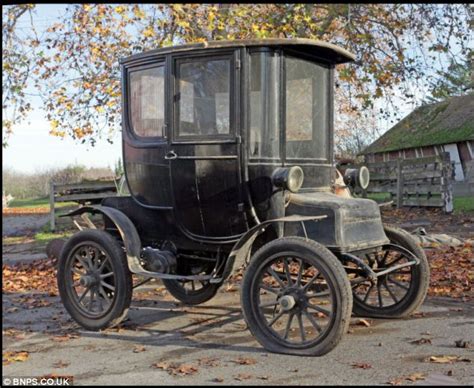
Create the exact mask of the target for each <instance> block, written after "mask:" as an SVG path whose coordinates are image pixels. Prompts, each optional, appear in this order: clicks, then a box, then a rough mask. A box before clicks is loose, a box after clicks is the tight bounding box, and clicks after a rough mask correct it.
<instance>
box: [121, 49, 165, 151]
mask: <svg viewBox="0 0 474 388" xmlns="http://www.w3.org/2000/svg"><path fill="white" fill-rule="evenodd" d="M158 67H163V81H164V90H163V104H164V105H163V113H164V115H163V125H162V127H161V135H159V136H140V135H139V134H138V133H137V132H136V131H135V129H134V127H133V122H132V96H131V89H132V88H131V79H130V78H131V77H130V75H131V74H132V73H135V72H139V71H143V70H148V69H153V68H158ZM126 80H127V82H126V101H127V103H126V114H127V127H128V133H129V134H130V135H131V136H132V138H133V139H134V140H136V141H137V142H140V143H147V144H150V143H153V144H156V143H159V144H161V143H166V142H167V141H168V133H167V122H168V107H167V97H168V92H167V90H168V77H167V64H166V60H165V58H163V59H161V60H160V61H154V62H150V63H144V64H140V65H137V66H130V67H128V68H127V69H126Z"/></svg>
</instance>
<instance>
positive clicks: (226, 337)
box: [2, 283, 474, 385]
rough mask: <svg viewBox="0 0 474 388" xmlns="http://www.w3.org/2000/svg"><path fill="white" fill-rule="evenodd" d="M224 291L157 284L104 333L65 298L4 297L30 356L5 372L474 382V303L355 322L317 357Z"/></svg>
mask: <svg viewBox="0 0 474 388" xmlns="http://www.w3.org/2000/svg"><path fill="white" fill-rule="evenodd" d="M156 289H158V291H156ZM222 291H223V292H219V293H218V295H217V296H216V297H215V298H214V299H213V300H211V301H209V302H207V303H205V304H204V305H201V306H197V307H185V306H182V305H179V304H178V303H176V302H175V301H174V300H173V299H172V298H171V297H170V296H169V295H167V294H166V292H165V291H163V287H161V286H160V285H159V284H158V283H155V284H149V285H148V286H144V287H143V288H141V289H137V290H136V291H135V295H134V302H133V304H132V308H131V310H130V313H129V317H130V318H129V320H128V321H127V322H125V323H124V324H123V325H122V326H121V327H120V328H118V329H108V330H106V331H103V332H99V333H97V332H90V331H85V330H82V329H80V328H79V327H78V326H77V325H76V324H74V323H73V322H72V321H71V320H70V319H69V317H68V316H67V313H65V312H64V309H63V307H62V305H61V303H60V301H59V298H58V297H49V296H47V295H44V294H43V295H38V294H22V295H18V294H6V295H5V294H4V298H3V311H4V321H3V346H2V348H3V353H4V355H5V352H7V351H9V352H11V351H15V352H17V353H18V352H27V359H26V360H24V361H22V362H20V361H18V362H11V363H9V364H8V365H3V376H9V377H12V376H25V375H29V376H31V375H32V376H44V375H51V374H52V375H61V376H73V377H74V383H75V384H78V385H80V384H106V385H109V384H114V385H115V384H117V385H126V384H144V385H160V384H170V385H171V384H173V385H175V384H184V385H194V384H195V385H207V384H216V385H219V384H278V385H280V384H281V385H286V384H298V385H300V384H315V385H320V384H351V385H365V384H387V385H388V384H392V385H398V384H409V385H410V384H415V385H416V384H421V383H423V384H427V383H432V384H471V385H472V383H474V368H473V364H472V361H474V357H473V352H472V350H471V349H465V348H458V347H456V345H455V341H456V340H463V341H467V342H468V343H469V342H470V343H471V344H472V343H474V304H473V303H472V302H470V303H463V302H461V301H459V300H453V299H449V298H448V299H446V298H429V299H428V300H427V301H426V302H425V304H424V305H423V307H422V309H421V312H419V313H417V314H414V315H413V316H412V317H410V318H408V319H403V320H372V319H368V320H366V321H365V322H361V321H360V320H359V319H358V318H353V319H352V323H351V326H350V330H349V333H347V334H346V336H345V337H344V339H343V341H342V342H341V343H340V344H339V345H338V346H337V347H336V349H335V350H333V351H332V352H331V353H329V354H327V355H325V356H323V357H318V358H310V357H295V356H285V355H278V354H272V353H268V352H267V351H265V350H264V349H263V348H262V347H261V346H260V345H259V344H258V343H257V342H256V341H255V339H254V338H253V337H252V335H251V334H250V332H249V331H248V330H247V328H246V326H245V323H244V321H243V319H242V315H241V312H240V307H239V295H238V290H237V289H235V292H225V288H223V290H222ZM29 298H32V299H33V300H36V301H39V300H41V301H42V302H41V303H40V305H41V304H42V305H43V306H39V307H31V306H34V302H33V301H31V300H30V301H28V299H29ZM367 324H368V325H369V326H367ZM432 356H435V357H436V356H455V357H454V358H453V359H456V360H457V361H452V362H451V363H434V362H430V361H429V359H430V357H432Z"/></svg>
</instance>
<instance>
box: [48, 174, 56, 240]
mask: <svg viewBox="0 0 474 388" xmlns="http://www.w3.org/2000/svg"><path fill="white" fill-rule="evenodd" d="M49 209H50V224H51V231H52V232H54V229H55V227H56V225H55V221H56V220H55V218H54V182H52V181H51V182H49Z"/></svg>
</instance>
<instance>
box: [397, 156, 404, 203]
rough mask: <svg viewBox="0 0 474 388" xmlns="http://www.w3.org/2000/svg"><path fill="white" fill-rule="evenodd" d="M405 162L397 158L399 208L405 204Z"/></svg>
mask: <svg viewBox="0 0 474 388" xmlns="http://www.w3.org/2000/svg"><path fill="white" fill-rule="evenodd" d="M402 169H403V163H402V161H401V160H400V159H397V209H399V208H401V207H402V206H403V174H402Z"/></svg>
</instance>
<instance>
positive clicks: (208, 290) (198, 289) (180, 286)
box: [163, 265, 221, 305]
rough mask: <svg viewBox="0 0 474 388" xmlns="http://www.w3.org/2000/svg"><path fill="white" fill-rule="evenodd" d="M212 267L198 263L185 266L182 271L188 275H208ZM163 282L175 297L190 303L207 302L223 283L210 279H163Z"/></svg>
mask: <svg viewBox="0 0 474 388" xmlns="http://www.w3.org/2000/svg"><path fill="white" fill-rule="evenodd" d="M212 268H213V267H210V266H208V265H197V266H194V267H188V268H183V269H182V270H181V271H183V273H185V274H186V275H208V274H209V273H210V272H211V271H212ZM181 271H180V273H181ZM163 284H164V285H165V287H166V289H167V290H168V291H169V293H170V294H171V295H173V297H175V298H176V299H178V300H179V301H180V302H182V303H184V304H188V305H198V304H201V303H204V302H207V301H208V300H210V299H212V298H213V297H214V296H215V295H216V293H217V291H218V290H219V287H220V286H221V283H217V284H216V283H210V282H209V281H208V280H174V279H163Z"/></svg>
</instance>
